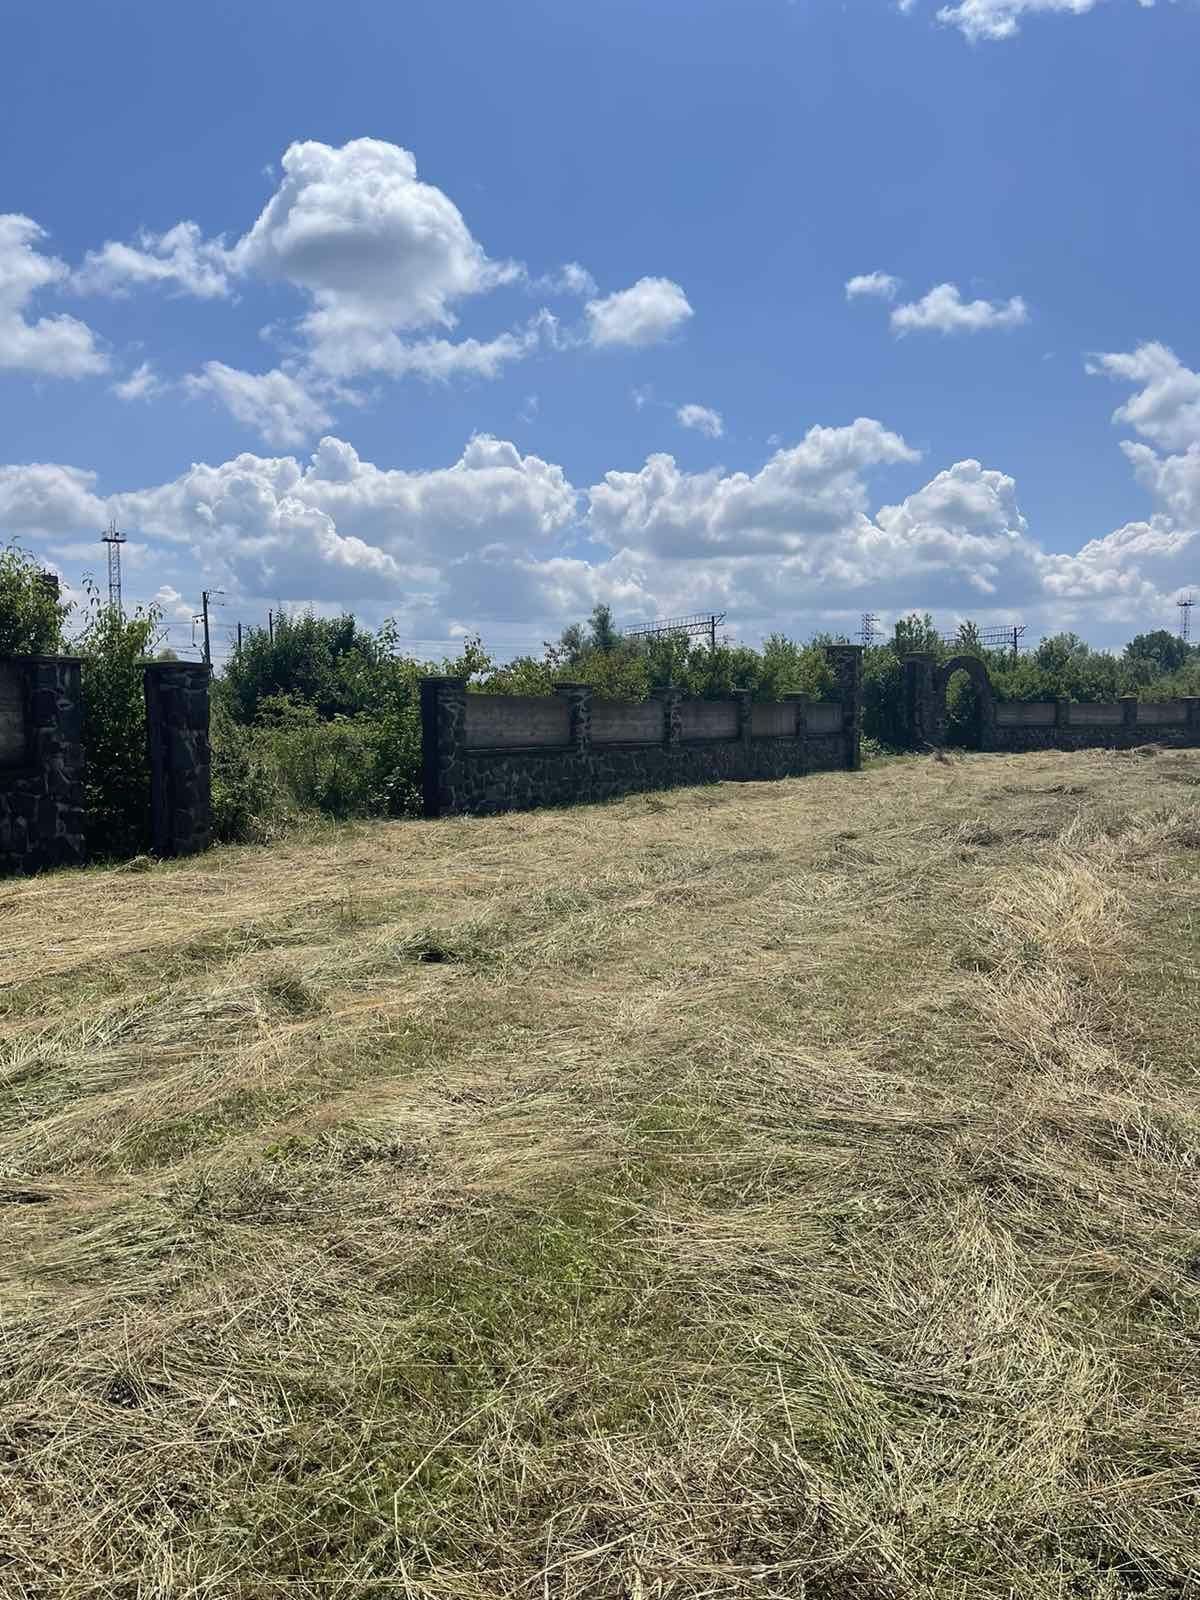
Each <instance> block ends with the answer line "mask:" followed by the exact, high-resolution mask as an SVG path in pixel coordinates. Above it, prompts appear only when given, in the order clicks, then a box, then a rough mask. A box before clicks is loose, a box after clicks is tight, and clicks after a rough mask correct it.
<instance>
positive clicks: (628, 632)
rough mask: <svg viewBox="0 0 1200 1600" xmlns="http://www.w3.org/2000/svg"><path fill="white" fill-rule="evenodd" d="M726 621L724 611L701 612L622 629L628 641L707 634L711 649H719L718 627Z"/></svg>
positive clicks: (640, 623) (661, 618) (663, 618)
mask: <svg viewBox="0 0 1200 1600" xmlns="http://www.w3.org/2000/svg"><path fill="white" fill-rule="evenodd" d="M724 621H725V612H724V611H706V612H699V613H696V614H694V615H692V616H690V617H660V618H659V619H658V621H657V622H639V623H638V624H636V626H634V627H632V628H622V629H621V632H622V633H623V634H624V635H625V637H626V638H627V639H662V638H665V637H666V636H667V635H669V634H672V633H687V634H707V635H708V643H709V648H710V649H711V650H715V649H716V648H717V627H718V624H720V623H722V622H724Z"/></svg>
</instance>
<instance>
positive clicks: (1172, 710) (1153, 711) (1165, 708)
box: [1137, 700, 1188, 727]
mask: <svg viewBox="0 0 1200 1600" xmlns="http://www.w3.org/2000/svg"><path fill="white" fill-rule="evenodd" d="M1187 719H1188V717H1187V706H1186V704H1185V703H1184V702H1183V701H1182V700H1139V701H1138V708H1137V720H1138V722H1139V723H1145V724H1148V725H1149V726H1151V727H1159V726H1162V725H1169V724H1171V723H1176V722H1177V723H1180V724H1183V723H1186V722H1187Z"/></svg>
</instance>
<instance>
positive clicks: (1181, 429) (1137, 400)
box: [1090, 342, 1200, 450]
mask: <svg viewBox="0 0 1200 1600" xmlns="http://www.w3.org/2000/svg"><path fill="white" fill-rule="evenodd" d="M1096 363H1097V365H1093V366H1091V368H1090V370H1092V371H1093V372H1096V371H1098V372H1102V373H1105V374H1106V375H1107V376H1108V377H1110V378H1115V379H1117V380H1119V381H1122V382H1125V383H1135V384H1141V385H1142V387H1141V390H1140V391H1139V392H1138V393H1137V394H1135V395H1133V396H1132V397H1131V398H1130V399H1129V400H1127V401H1126V402H1125V404H1124V405H1122V406H1118V407H1117V409H1116V411H1115V412H1114V413H1113V421H1114V422H1127V423H1128V424H1129V426H1130V427H1131V428H1134V429H1136V430H1137V432H1138V433H1140V434H1141V435H1142V437H1143V438H1145V439H1149V440H1151V441H1152V442H1153V443H1154V444H1157V445H1160V446H1162V447H1164V448H1165V449H1168V450H1172V449H1187V447H1188V446H1189V445H1191V444H1195V443H1196V442H1197V441H1200V373H1197V372H1193V371H1192V370H1191V369H1190V368H1189V367H1185V366H1184V364H1183V363H1182V361H1180V359H1179V357H1178V356H1177V355H1176V354H1175V352H1174V351H1173V350H1171V349H1168V347H1167V346H1166V345H1165V344H1159V343H1157V342H1152V343H1148V344H1140V345H1138V347H1137V349H1136V350H1131V351H1128V352H1126V353H1125V354H1121V353H1119V352H1118V353H1116V354H1112V355H1100V356H1097V357H1096Z"/></svg>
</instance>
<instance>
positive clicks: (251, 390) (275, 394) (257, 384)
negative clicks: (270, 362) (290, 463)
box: [185, 361, 331, 446]
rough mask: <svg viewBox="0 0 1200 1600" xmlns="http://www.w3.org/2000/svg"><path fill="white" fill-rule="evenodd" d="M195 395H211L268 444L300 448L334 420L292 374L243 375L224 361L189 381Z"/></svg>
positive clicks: (208, 366)
mask: <svg viewBox="0 0 1200 1600" xmlns="http://www.w3.org/2000/svg"><path fill="white" fill-rule="evenodd" d="M185 382H186V384H187V387H188V388H189V389H190V390H191V391H192V392H193V393H195V394H211V395H213V396H215V398H216V399H217V400H219V401H220V402H221V404H222V405H223V406H224V407H225V409H226V410H227V411H228V412H229V414H230V415H231V416H233V417H235V418H236V419H237V421H238V422H241V423H243V424H244V425H245V426H246V427H248V428H253V429H254V431H255V432H256V433H258V434H260V435H261V436H262V438H263V439H265V440H266V441H267V443H268V444H275V445H284V446H287V445H298V444H303V443H304V441H305V440H306V439H308V438H310V437H311V436H312V435H313V434H314V433H317V432H319V431H320V430H321V429H322V428H324V427H327V426H328V425H329V422H330V421H331V418H330V416H329V413H328V412H327V411H326V410H325V409H324V407H323V406H322V404H321V402H320V400H318V399H317V398H316V396H315V395H313V394H312V393H310V391H309V390H308V389H307V388H306V387H305V386H304V384H303V383H302V382H301V381H300V380H299V379H297V378H294V377H292V375H291V374H290V373H287V372H283V371H281V370H280V369H279V368H276V369H275V370H274V371H273V372H243V371H241V369H240V368H238V367H227V366H226V365H225V363H224V362H223V361H206V362H205V364H204V369H203V371H202V372H200V373H192V374H191V375H190V376H189V377H188V378H187V379H186V380H185Z"/></svg>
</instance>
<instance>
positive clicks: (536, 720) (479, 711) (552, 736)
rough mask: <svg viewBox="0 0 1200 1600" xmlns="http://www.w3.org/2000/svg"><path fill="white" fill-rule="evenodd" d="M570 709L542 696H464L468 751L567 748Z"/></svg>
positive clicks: (566, 704)
mask: <svg viewBox="0 0 1200 1600" xmlns="http://www.w3.org/2000/svg"><path fill="white" fill-rule="evenodd" d="M570 739H571V708H570V706H569V704H568V703H567V701H565V700H563V699H559V698H554V697H551V696H542V695H523V694H522V695H515V694H514V695H505V694H468V695H467V699H466V742H467V749H468V750H505V749H529V748H531V747H535V746H539V745H543V746H550V747H553V746H555V745H563V746H565V745H567V744H569V743H570Z"/></svg>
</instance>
